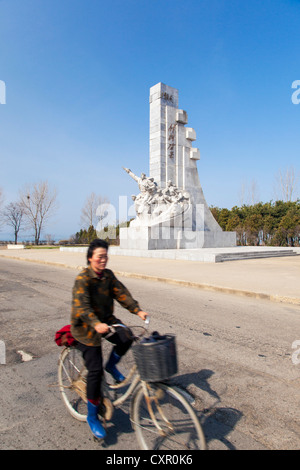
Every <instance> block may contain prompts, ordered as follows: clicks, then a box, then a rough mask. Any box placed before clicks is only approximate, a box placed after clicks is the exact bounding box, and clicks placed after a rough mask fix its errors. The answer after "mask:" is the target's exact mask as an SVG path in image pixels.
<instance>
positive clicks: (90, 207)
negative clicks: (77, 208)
mask: <svg viewBox="0 0 300 470" xmlns="http://www.w3.org/2000/svg"><path fill="white" fill-rule="evenodd" d="M102 204H109V200H108V199H107V198H106V197H105V196H104V197H103V196H100V195H97V194H95V193H94V192H92V193H91V194H90V195H89V196H88V197H87V198H86V200H85V203H84V206H83V208H82V209H81V218H80V223H81V226H82V228H85V229H88V228H89V227H91V226H93V227H94V228H96V227H97V225H98V224H99V222H101V221H100V219H101V216H99V215H97V208H98V207H99V206H101V205H102Z"/></svg>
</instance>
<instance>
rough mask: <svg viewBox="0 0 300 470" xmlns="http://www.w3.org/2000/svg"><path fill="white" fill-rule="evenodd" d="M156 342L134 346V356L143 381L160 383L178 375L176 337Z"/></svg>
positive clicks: (168, 337)
mask: <svg viewBox="0 0 300 470" xmlns="http://www.w3.org/2000/svg"><path fill="white" fill-rule="evenodd" d="M164 337H165V339H161V340H157V341H154V342H145V343H143V342H141V343H137V344H135V345H133V346H132V352H133V356H134V359H135V362H136V365H137V368H138V371H139V374H140V377H141V379H142V380H146V381H147V382H159V381H161V380H166V379H168V378H169V377H171V376H172V375H174V374H176V373H177V355H176V343H175V336H174V335H169V334H168V335H165V336H164Z"/></svg>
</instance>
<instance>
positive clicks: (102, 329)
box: [95, 322, 110, 335]
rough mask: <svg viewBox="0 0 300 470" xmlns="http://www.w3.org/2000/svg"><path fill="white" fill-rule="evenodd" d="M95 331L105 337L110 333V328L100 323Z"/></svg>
mask: <svg viewBox="0 0 300 470" xmlns="http://www.w3.org/2000/svg"><path fill="white" fill-rule="evenodd" d="M95 330H96V331H97V333H100V334H101V335H104V334H105V333H108V332H109V331H110V327H109V326H108V325H107V324H106V323H100V322H99V323H97V324H96V325H95Z"/></svg>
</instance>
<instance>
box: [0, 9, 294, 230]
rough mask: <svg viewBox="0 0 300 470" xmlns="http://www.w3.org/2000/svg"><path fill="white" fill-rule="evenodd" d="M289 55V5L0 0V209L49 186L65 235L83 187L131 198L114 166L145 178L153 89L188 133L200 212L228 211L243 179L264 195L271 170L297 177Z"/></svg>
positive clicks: (54, 225)
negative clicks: (159, 88)
mask: <svg viewBox="0 0 300 470" xmlns="http://www.w3.org/2000/svg"><path fill="white" fill-rule="evenodd" d="M299 46H300V1H299V0H263V1H262V0H230V1H229V0H109V1H107V0H106V1H103V0H0V80H2V81H4V82H5V85H6V104H0V159H1V166H0V168H1V177H0V187H2V189H3V191H4V195H5V203H6V204H7V203H9V202H11V201H14V200H15V199H16V198H17V196H18V191H19V189H20V188H21V187H22V186H24V184H27V183H33V182H38V181H41V180H45V179H47V180H48V181H49V184H50V185H52V186H53V187H56V188H57V191H58V201H59V206H60V207H59V211H58V212H57V213H56V216H55V217H53V219H51V223H49V225H48V227H47V228H46V230H45V232H46V233H50V234H52V235H53V236H55V237H56V238H64V237H69V236H70V235H71V234H73V233H75V232H76V231H77V230H79V228H80V224H79V221H80V212H81V208H82V206H83V203H84V201H85V198H86V197H87V196H88V195H89V194H90V193H91V192H92V191H94V192H96V193H100V194H102V195H103V196H106V197H108V198H109V199H110V201H111V202H112V203H113V204H114V205H116V206H118V199H119V196H124V195H127V196H129V197H130V195H131V194H134V193H137V192H138V188H137V185H136V184H135V182H134V181H133V180H131V178H130V177H129V176H128V175H127V174H126V173H125V172H124V171H123V170H122V166H127V167H129V168H131V169H132V171H134V172H135V173H137V174H140V173H141V172H142V171H144V172H145V173H149V102H148V100H149V88H150V87H151V86H153V85H155V84H156V83H158V82H163V83H165V84H167V85H170V86H172V87H175V88H178V89H179V107H180V108H181V109H184V110H186V111H187V113H188V118H189V124H188V125H189V126H190V127H193V128H194V129H195V130H196V133H197V140H196V141H195V142H194V144H193V146H194V147H197V148H199V149H200V153H201V159H200V161H199V162H198V172H199V176H200V182H201V184H202V187H203V191H204V195H205V198H206V200H207V203H208V204H209V205H215V206H218V207H228V208H231V207H233V206H234V205H239V204H240V191H241V187H242V185H244V186H246V187H250V185H251V183H252V181H255V182H256V185H257V192H258V196H259V199H260V200H262V201H263V202H267V201H270V200H271V199H274V190H273V189H274V179H275V175H276V174H277V173H278V171H279V170H284V169H286V168H287V166H290V165H291V166H293V167H294V168H295V170H296V171H300V163H299V162H300V139H299V135H300V104H299V105H295V104H293V103H292V100H291V96H292V93H293V91H295V90H292V88H291V86H292V83H293V82H294V81H295V80H300V67H299V63H300V58H299V54H300V49H299ZM128 204H131V199H130V198H129V201H128ZM4 231H5V232H7V230H4V229H3V228H2V234H1V233H0V236H1V237H2V238H3V235H4ZM21 238H22V236H21Z"/></svg>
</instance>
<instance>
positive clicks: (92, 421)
mask: <svg viewBox="0 0 300 470" xmlns="http://www.w3.org/2000/svg"><path fill="white" fill-rule="evenodd" d="M87 408H88V415H87V419H86V420H87V422H88V424H89V426H90V428H91V431H92V433H93V434H94V436H95V437H97V439H104V437H105V436H106V431H105V429H104V427H103V426H102V424H101V423H100V421H99V418H98V412H99V406H97V405H94V404H93V403H91V402H90V401H88V402H87Z"/></svg>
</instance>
